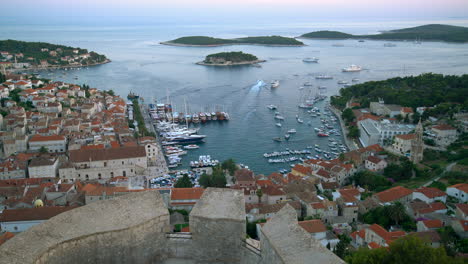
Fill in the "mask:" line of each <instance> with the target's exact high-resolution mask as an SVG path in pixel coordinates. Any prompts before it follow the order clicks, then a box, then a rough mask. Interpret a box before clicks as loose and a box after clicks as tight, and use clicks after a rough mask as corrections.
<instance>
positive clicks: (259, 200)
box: [256, 189, 263, 203]
mask: <svg viewBox="0 0 468 264" xmlns="http://www.w3.org/2000/svg"><path fill="white" fill-rule="evenodd" d="M256 194H257V196H258V203H262V196H263V191H262V189H258V190H257V192H256Z"/></svg>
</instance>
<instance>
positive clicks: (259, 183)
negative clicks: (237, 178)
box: [257, 180, 274, 187]
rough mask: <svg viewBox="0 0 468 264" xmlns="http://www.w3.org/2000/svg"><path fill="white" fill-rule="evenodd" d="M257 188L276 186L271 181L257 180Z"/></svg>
mask: <svg viewBox="0 0 468 264" xmlns="http://www.w3.org/2000/svg"><path fill="white" fill-rule="evenodd" d="M257 186H261V187H265V186H274V184H273V182H272V181H271V180H257Z"/></svg>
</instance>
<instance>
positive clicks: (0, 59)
mask: <svg viewBox="0 0 468 264" xmlns="http://www.w3.org/2000/svg"><path fill="white" fill-rule="evenodd" d="M108 62H110V60H109V59H108V58H106V56H105V55H101V54H98V53H96V52H94V51H88V50H87V49H81V48H73V47H68V46H64V45H56V44H50V43H45V42H26V41H18V40H11V39H8V40H0V68H1V69H12V70H24V69H44V68H68V67H84V66H92V65H98V64H104V63H108Z"/></svg>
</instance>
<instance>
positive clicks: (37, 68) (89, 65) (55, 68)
mask: <svg viewBox="0 0 468 264" xmlns="http://www.w3.org/2000/svg"><path fill="white" fill-rule="evenodd" d="M110 62H112V61H111V60H109V59H107V60H105V61H103V62H98V63H93V64H87V65H66V66H50V67H28V68H21V69H10V70H9V71H11V72H21V71H31V70H32V71H34V70H58V69H65V68H83V67H92V66H98V65H102V64H107V63H110Z"/></svg>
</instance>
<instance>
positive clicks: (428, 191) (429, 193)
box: [414, 187, 447, 198]
mask: <svg viewBox="0 0 468 264" xmlns="http://www.w3.org/2000/svg"><path fill="white" fill-rule="evenodd" d="M414 192H418V193H422V194H424V196H426V197H427V198H436V197H442V196H446V195H447V194H446V193H445V192H443V191H441V190H439V189H437V188H433V187H421V188H418V189H416V190H414Z"/></svg>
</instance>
